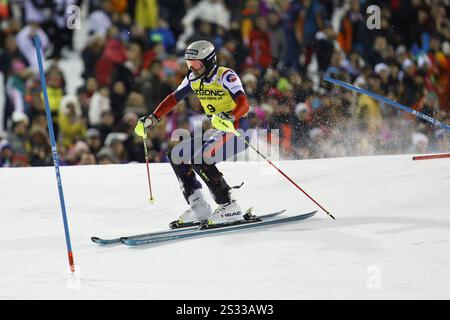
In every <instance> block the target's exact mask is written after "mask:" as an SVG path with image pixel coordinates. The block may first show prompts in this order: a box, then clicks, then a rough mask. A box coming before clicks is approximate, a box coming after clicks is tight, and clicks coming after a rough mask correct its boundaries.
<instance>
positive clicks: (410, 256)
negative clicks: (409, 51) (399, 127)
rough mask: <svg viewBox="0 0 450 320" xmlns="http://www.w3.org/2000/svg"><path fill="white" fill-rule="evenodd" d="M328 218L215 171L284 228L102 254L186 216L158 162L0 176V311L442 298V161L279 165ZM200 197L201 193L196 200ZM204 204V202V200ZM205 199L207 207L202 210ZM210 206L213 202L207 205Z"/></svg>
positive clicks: (446, 177)
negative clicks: (110, 241) (41, 304)
mask: <svg viewBox="0 0 450 320" xmlns="http://www.w3.org/2000/svg"><path fill="white" fill-rule="evenodd" d="M277 165H278V166H279V167H280V168H281V169H282V170H283V171H284V172H286V174H288V175H289V176H290V177H291V178H292V179H293V180H294V181H296V182H297V183H298V184H299V185H300V186H301V187H302V188H304V190H305V191H306V192H308V193H309V194H310V195H311V196H312V197H313V198H315V199H316V200H317V201H318V202H319V203H320V204H322V205H323V206H324V207H325V208H327V209H328V210H329V211H330V212H332V213H333V215H334V216H335V217H336V220H335V221H334V220H332V219H331V218H329V217H328V216H327V215H326V213H324V212H323V211H321V210H320V209H319V208H317V207H316V206H315V204H314V203H313V202H311V201H310V200H309V199H308V198H307V197H306V196H304V195H303V194H302V193H301V192H300V191H299V190H297V189H296V188H295V187H294V186H293V185H292V184H290V183H289V182H288V181H287V180H286V179H284V178H283V177H282V176H281V175H280V174H279V173H278V172H277V171H276V170H274V169H273V168H272V167H270V166H269V165H268V164H267V163H266V162H264V161H262V162H227V163H222V164H220V165H219V169H220V170H221V171H222V172H223V173H224V175H225V177H226V179H227V181H228V182H229V184H230V185H237V184H239V183H240V182H241V181H245V184H244V186H243V187H242V188H241V189H239V190H236V191H234V192H235V194H236V196H237V198H238V200H239V203H240V204H241V206H242V207H243V208H248V207H254V212H255V213H260V214H264V213H269V212H273V211H276V210H279V209H283V208H286V209H287V210H288V211H287V212H286V213H285V215H294V214H299V213H305V212H309V211H311V210H315V209H318V210H319V211H318V212H317V214H316V216H315V217H313V218H311V219H307V220H303V221H299V222H295V223H290V224H285V225H278V226H272V227H267V228H259V229H254V230H251V231H241V232H235V233H226V234H220V235H215V236H205V237H200V238H195V239H189V240H180V241H173V242H167V243H163V244H159V245H151V246H143V247H139V248H130V247H125V246H122V245H116V246H111V247H101V246H98V245H96V244H94V243H92V242H91V241H90V237H91V236H100V237H106V238H108V237H116V236H124V235H130V234H136V233H145V232H151V231H157V230H160V229H165V228H167V225H168V223H169V222H170V221H172V220H174V219H176V218H177V216H178V215H179V214H180V213H181V212H182V211H183V210H184V209H185V208H186V203H185V201H184V198H183V196H182V194H181V192H180V190H179V186H178V182H177V179H176V178H175V176H174V174H173V173H172V169H171V167H170V166H169V165H168V164H153V163H151V164H150V173H151V179H152V186H153V192H154V195H155V198H156V202H155V203H154V204H153V205H152V204H150V203H149V201H148V200H149V194H148V186H147V172H146V168H145V164H128V165H107V166H74V167H61V176H62V183H63V188H64V196H65V200H66V207H67V215H68V220H69V226H70V231H71V237H72V246H73V252H74V258H75V263H76V266H77V272H76V274H74V275H70V273H69V272H68V259H67V253H66V242H65V238H64V229H63V224H62V217H61V209H60V203H59V197H58V190H57V184H56V178H55V170H54V168H53V167H45V168H11V169H2V170H0V182H1V183H0V299H336V298H337V299H347V298H352V299H403V298H404V299H418V298H424V299H435V298H437V299H449V298H450V193H449V192H450V161H449V159H441V160H427V161H412V159H411V156H410V155H404V156H380V157H357V158H335V159H323V160H301V161H281V162H277ZM205 190H206V189H205ZM208 197H209V194H208ZM210 199H211V198H210ZM211 201H212V200H211Z"/></svg>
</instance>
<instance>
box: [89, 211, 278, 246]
mask: <svg viewBox="0 0 450 320" xmlns="http://www.w3.org/2000/svg"><path fill="white" fill-rule="evenodd" d="M251 210H252V208H250V209H248V210H247V213H250V212H251ZM285 211H286V210H280V211H277V212H273V213H269V214H266V215H263V216H261V217H260V218H266V219H267V218H270V217H274V216H276V215H279V214H282V213H283V212H285ZM200 225H201V222H198V223H196V224H195V225H193V224H189V225H185V226H183V225H180V226H178V227H177V228H176V229H169V230H161V231H155V232H150V233H143V234H136V235H129V236H122V237H118V238H111V239H103V238H99V237H91V241H92V242H94V243H96V244H99V245H102V246H104V245H112V244H119V243H121V239H140V238H148V237H154V236H163V235H166V234H178V233H184V232H188V231H195V230H198V228H199V226H200Z"/></svg>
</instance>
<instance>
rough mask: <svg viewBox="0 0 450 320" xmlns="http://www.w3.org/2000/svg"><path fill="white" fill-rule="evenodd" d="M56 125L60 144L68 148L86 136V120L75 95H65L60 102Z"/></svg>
mask: <svg viewBox="0 0 450 320" xmlns="http://www.w3.org/2000/svg"><path fill="white" fill-rule="evenodd" d="M58 124H59V129H60V134H61V141H62V144H63V145H64V146H66V147H69V146H71V145H73V144H75V142H76V141H78V140H79V139H82V138H84V136H85V135H86V130H87V129H86V119H84V118H83V116H82V112H81V107H80V104H79V102H78V99H77V97H76V96H75V95H67V96H64V98H63V99H62V100H61V106H60V110H59V114H58Z"/></svg>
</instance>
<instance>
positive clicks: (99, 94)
mask: <svg viewBox="0 0 450 320" xmlns="http://www.w3.org/2000/svg"><path fill="white" fill-rule="evenodd" d="M110 110H111V102H110V100H109V90H108V88H107V87H102V88H100V90H99V91H96V92H95V93H94V94H93V96H92V98H91V102H90V103H89V125H90V126H96V125H99V124H100V123H101V118H102V113H103V112H105V111H110Z"/></svg>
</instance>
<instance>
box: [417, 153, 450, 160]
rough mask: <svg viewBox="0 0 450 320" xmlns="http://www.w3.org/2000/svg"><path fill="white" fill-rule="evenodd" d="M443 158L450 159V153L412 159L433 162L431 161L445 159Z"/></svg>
mask: <svg viewBox="0 0 450 320" xmlns="http://www.w3.org/2000/svg"><path fill="white" fill-rule="evenodd" d="M443 158H450V153H446V154H431V155H428V156H415V157H413V158H412V159H413V160H431V159H443Z"/></svg>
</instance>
